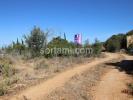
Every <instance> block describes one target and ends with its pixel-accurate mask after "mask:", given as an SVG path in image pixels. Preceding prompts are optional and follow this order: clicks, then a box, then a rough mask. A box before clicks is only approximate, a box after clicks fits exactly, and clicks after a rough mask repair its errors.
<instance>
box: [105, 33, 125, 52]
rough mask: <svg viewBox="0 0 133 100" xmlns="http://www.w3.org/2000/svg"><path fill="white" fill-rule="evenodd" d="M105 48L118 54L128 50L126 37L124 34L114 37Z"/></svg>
mask: <svg viewBox="0 0 133 100" xmlns="http://www.w3.org/2000/svg"><path fill="white" fill-rule="evenodd" d="M105 48H106V50H107V51H109V52H117V51H120V49H126V36H125V35H124V34H118V35H113V36H112V37H111V38H109V39H108V40H107V41H106V42H105Z"/></svg>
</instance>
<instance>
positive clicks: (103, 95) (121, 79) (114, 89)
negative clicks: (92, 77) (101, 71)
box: [94, 55, 133, 100]
mask: <svg viewBox="0 0 133 100" xmlns="http://www.w3.org/2000/svg"><path fill="white" fill-rule="evenodd" d="M124 56H125V60H124V63H126V62H127V64H125V66H124V67H125V68H126V69H125V70H124V69H123V71H120V70H118V69H112V70H111V71H109V72H108V73H106V74H105V75H104V76H103V78H102V79H101V81H100V83H99V84H98V86H96V87H95V89H94V91H95V93H94V100H133V98H129V95H127V94H124V93H122V90H123V89H126V88H127V86H126V84H127V83H128V81H129V80H131V79H130V78H131V77H129V76H128V74H127V73H126V71H128V70H127V68H128V67H129V66H128V64H129V62H128V61H131V60H133V57H132V56H126V55H124ZM124 63H122V64H124ZM122 64H121V65H120V67H122V66H123V65H122ZM117 67H118V66H117Z"/></svg>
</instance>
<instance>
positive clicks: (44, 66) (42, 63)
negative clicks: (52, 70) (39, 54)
mask: <svg viewBox="0 0 133 100" xmlns="http://www.w3.org/2000/svg"><path fill="white" fill-rule="evenodd" d="M48 67H49V66H48V64H46V63H45V61H44V60H42V61H40V62H39V63H37V64H36V66H35V68H34V69H35V70H39V69H45V68H48Z"/></svg>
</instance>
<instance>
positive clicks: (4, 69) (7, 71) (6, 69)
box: [0, 63, 16, 77]
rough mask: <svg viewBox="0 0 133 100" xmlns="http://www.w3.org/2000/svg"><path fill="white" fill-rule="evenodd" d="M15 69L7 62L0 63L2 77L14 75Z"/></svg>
mask: <svg viewBox="0 0 133 100" xmlns="http://www.w3.org/2000/svg"><path fill="white" fill-rule="evenodd" d="M15 72H16V70H15V69H14V68H13V67H12V66H11V65H9V64H6V63H5V64H0V73H1V74H2V76H3V77H10V76H12V75H14V74H15Z"/></svg>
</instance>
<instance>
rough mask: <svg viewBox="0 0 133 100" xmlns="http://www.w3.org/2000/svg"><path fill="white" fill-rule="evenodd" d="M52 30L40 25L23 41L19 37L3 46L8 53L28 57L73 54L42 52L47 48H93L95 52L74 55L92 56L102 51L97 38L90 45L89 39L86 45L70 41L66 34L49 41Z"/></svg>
mask: <svg viewBox="0 0 133 100" xmlns="http://www.w3.org/2000/svg"><path fill="white" fill-rule="evenodd" d="M49 33H50V31H46V32H44V31H43V30H41V29H40V28H39V27H36V26H35V27H34V28H33V30H32V31H31V32H30V33H29V34H28V35H25V36H24V38H23V39H21V41H19V40H18V39H17V41H15V42H12V44H10V45H9V46H7V47H3V48H2V49H3V50H4V51H6V53H8V54H12V55H21V56H23V57H26V58H34V57H39V56H44V57H53V56H71V55H70V54H69V53H67V54H66V53H65V54H63V53H62V52H61V53H58V54H57V55H54V54H53V52H51V53H50V54H46V53H45V52H44V53H42V50H44V51H45V50H46V49H47V48H49V49H52V48H69V49H70V50H74V49H75V48H93V54H88V55H84V54H80V55H79V54H78V55H77V54H75V55H74V56H91V55H100V53H101V51H102V44H101V42H99V41H98V40H97V39H96V40H95V43H94V44H92V45H90V44H89V41H86V42H85V44H84V45H78V44H75V43H74V42H69V41H67V39H66V35H65V34H64V38H61V37H60V36H57V37H55V38H53V39H52V40H51V41H49V42H48V36H49Z"/></svg>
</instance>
